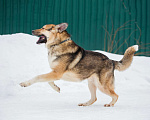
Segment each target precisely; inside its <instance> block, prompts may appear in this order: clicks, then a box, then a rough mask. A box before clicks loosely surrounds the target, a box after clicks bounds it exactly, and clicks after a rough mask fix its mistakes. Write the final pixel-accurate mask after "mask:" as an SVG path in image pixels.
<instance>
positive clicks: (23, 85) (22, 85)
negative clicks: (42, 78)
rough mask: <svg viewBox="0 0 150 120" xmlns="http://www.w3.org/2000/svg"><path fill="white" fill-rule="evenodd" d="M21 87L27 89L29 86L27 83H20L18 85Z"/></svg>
mask: <svg viewBox="0 0 150 120" xmlns="http://www.w3.org/2000/svg"><path fill="white" fill-rule="evenodd" d="M19 85H20V86H21V87H28V86H29V85H30V83H29V82H22V83H20V84H19Z"/></svg>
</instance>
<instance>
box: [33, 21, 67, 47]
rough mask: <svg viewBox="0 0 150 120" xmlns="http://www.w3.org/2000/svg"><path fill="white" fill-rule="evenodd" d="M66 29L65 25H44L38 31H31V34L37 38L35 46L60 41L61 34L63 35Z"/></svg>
mask: <svg viewBox="0 0 150 120" xmlns="http://www.w3.org/2000/svg"><path fill="white" fill-rule="evenodd" d="M67 27H68V24H67V23H61V24H58V25H54V24H49V25H44V26H43V27H42V28H40V29H36V30H32V34H33V35H36V36H39V40H38V41H37V42H36V43H37V44H41V43H52V42H54V40H56V39H58V40H59V39H60V37H61V34H64V32H66V31H65V30H66V29H67ZM67 37H68V36H67Z"/></svg>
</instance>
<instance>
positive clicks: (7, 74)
mask: <svg viewBox="0 0 150 120" xmlns="http://www.w3.org/2000/svg"><path fill="white" fill-rule="evenodd" d="M37 40H38V38H37V37H35V36H31V35H28V34H23V33H19V34H12V35H0V73H1V75H0V119H1V120H10V119H11V120H35V119H36V120H41V119H43V120H48V119H51V120H55V119H56V120H70V119H71V120H77V119H78V120H84V119H86V120H91V119H95V120H99V119H103V120H110V119H115V120H120V119H121V120H135V119H136V120H141V119H143V120H148V119H150V114H149V111H150V104H149V101H150V76H149V72H150V57H144V56H135V57H134V59H133V62H132V65H131V67H130V68H129V69H127V70H126V71H123V72H118V71H115V84H116V85H115V86H116V89H115V91H116V93H117V94H118V95H119V100H118V102H117V103H116V104H115V107H111V108H105V107H103V105H104V104H105V103H109V102H110V101H111V99H110V97H109V96H107V95H105V94H102V93H101V92H99V91H98V92H97V98H98V101H97V102H95V103H94V104H93V105H92V106H89V107H78V106H77V104H78V103H82V102H86V101H87V100H89V99H90V93H89V90H88V85H87V81H83V82H81V83H74V82H73V83H72V82H66V81H61V80H60V81H57V82H56V84H57V85H58V86H59V87H60V89H61V93H60V94H59V93H57V92H55V91H54V90H53V89H52V88H51V87H50V86H49V85H48V84H47V83H37V84H34V85H32V86H30V87H27V88H22V87H20V86H19V83H21V82H23V81H26V80H29V79H31V78H32V77H34V76H36V75H39V74H43V73H48V72H50V71H51V69H50V68H49V64H48V59H47V49H46V48H45V45H44V44H42V45H37V44H36V41H37ZM133 47H134V48H135V50H136V51H137V50H138V46H137V45H134V46H133ZM97 52H101V53H103V54H105V55H107V56H108V57H109V58H110V59H113V60H120V59H121V58H122V57H123V56H122V55H116V54H112V53H107V52H104V51H98V50H97Z"/></svg>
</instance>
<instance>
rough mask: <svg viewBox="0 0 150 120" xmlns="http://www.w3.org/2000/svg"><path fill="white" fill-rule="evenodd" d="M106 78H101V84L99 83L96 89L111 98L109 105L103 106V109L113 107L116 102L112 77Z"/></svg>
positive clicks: (116, 96) (116, 97)
mask: <svg viewBox="0 0 150 120" xmlns="http://www.w3.org/2000/svg"><path fill="white" fill-rule="evenodd" d="M108 76H109V77H108ZM108 76H107V77H106V76H105V77H104V76H103V77H102V78H101V79H103V80H102V81H103V82H102V84H101V83H99V85H98V88H99V89H100V90H101V91H102V92H103V93H105V94H107V95H109V96H110V97H111V98H112V101H111V102H110V103H109V104H105V105H104V106H105V107H111V106H114V104H115V103H116V102H117V100H118V95H117V94H116V93H115V91H114V76H113V75H112V74H111V75H108Z"/></svg>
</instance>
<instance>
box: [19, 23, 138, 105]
mask: <svg viewBox="0 0 150 120" xmlns="http://www.w3.org/2000/svg"><path fill="white" fill-rule="evenodd" d="M67 27H68V24H67V23H61V24H58V25H54V24H48V25H44V26H43V27H42V28H40V29H36V30H33V31H32V34H33V35H35V36H39V40H38V41H37V44H41V43H45V45H46V48H47V50H48V61H49V65H50V68H51V69H52V72H50V73H47V74H43V75H38V76H36V77H34V78H33V79H31V80H29V81H25V82H22V83H20V85H21V86H22V87H27V86H30V85H32V84H34V83H37V82H48V83H49V85H50V86H51V87H52V88H53V89H54V90H56V91H57V92H60V88H59V87H58V86H57V85H55V83H54V81H56V80H59V79H62V80H66V81H72V82H79V81H83V80H85V79H87V80H88V87H89V90H90V93H91V99H90V100H89V101H87V102H85V103H80V104H78V105H79V106H89V105H92V104H93V103H94V102H95V101H96V100H97V97H96V89H97V88H98V89H99V90H100V91H102V92H103V93H105V94H107V95H109V96H110V97H111V98H112V101H111V102H110V103H109V104H105V105H104V106H105V107H111V106H114V104H115V103H116V102H117V100H118V95H117V94H116V93H115V91H114V70H118V71H123V70H125V69H127V68H128V67H129V66H130V65H131V63H132V60H133V56H134V53H135V52H136V51H137V50H138V45H134V46H131V47H129V48H128V49H127V50H126V51H125V53H124V57H123V58H122V59H121V60H120V61H115V60H111V59H109V58H108V57H107V56H105V55H103V54H101V53H98V52H93V51H88V50H84V49H83V48H82V47H80V46H78V45H77V44H76V43H75V42H74V41H73V40H72V39H71V38H70V35H69V34H68V32H67V31H66V29H67Z"/></svg>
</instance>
